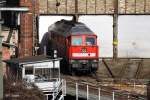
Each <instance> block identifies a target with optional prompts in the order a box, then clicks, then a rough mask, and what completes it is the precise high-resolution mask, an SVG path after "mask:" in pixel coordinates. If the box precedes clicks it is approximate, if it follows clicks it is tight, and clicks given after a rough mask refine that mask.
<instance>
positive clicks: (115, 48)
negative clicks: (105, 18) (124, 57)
mask: <svg viewBox="0 0 150 100" xmlns="http://www.w3.org/2000/svg"><path fill="white" fill-rule="evenodd" d="M117 57H118V0H114V15H113V59H114V60H117Z"/></svg>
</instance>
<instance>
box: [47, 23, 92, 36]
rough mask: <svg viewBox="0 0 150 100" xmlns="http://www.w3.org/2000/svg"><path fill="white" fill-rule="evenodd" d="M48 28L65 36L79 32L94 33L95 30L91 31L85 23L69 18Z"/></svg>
mask: <svg viewBox="0 0 150 100" xmlns="http://www.w3.org/2000/svg"><path fill="white" fill-rule="evenodd" d="M48 30H49V32H54V33H57V34H60V35H63V36H65V37H68V36H70V35H77V34H78V35H79V34H94V32H93V31H91V30H90V29H89V28H88V27H87V26H86V25H85V24H83V23H80V22H73V21H67V20H61V21H58V22H56V23H54V24H53V25H51V26H50V27H49V29H48Z"/></svg>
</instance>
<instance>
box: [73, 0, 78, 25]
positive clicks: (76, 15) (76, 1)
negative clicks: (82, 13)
mask: <svg viewBox="0 0 150 100" xmlns="http://www.w3.org/2000/svg"><path fill="white" fill-rule="evenodd" d="M73 17H74V18H73V19H74V21H75V22H78V20H79V14H78V0H75V15H74V16H73Z"/></svg>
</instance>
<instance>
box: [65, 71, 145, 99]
mask: <svg viewBox="0 0 150 100" xmlns="http://www.w3.org/2000/svg"><path fill="white" fill-rule="evenodd" d="M62 78H64V79H66V84H67V87H69V88H71V89H74V90H76V89H75V88H76V87H75V86H76V83H78V87H79V90H80V91H82V92H85V95H86V90H87V85H88V88H89V90H90V94H91V97H92V96H93V97H95V98H98V90H99V89H100V90H101V96H102V97H104V98H105V97H107V98H110V100H112V97H113V93H114V95H115V96H114V97H115V100H146V97H145V96H143V95H139V94H137V93H135V92H129V91H125V90H120V89H116V88H114V87H112V86H109V85H106V84H109V83H110V84H112V83H113V82H116V83H118V80H113V79H110V80H109V82H103V80H101V79H99V77H98V76H97V74H96V73H93V74H90V75H88V76H69V75H62ZM85 97H86V96H85ZM93 100H94V99H93ZM102 100H103V99H102ZM108 100H109V99H108Z"/></svg>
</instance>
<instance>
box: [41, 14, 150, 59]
mask: <svg viewBox="0 0 150 100" xmlns="http://www.w3.org/2000/svg"><path fill="white" fill-rule="evenodd" d="M61 19H66V20H71V19H72V17H71V16H67V17H66V16H40V19H39V42H40V41H41V39H42V37H43V35H44V34H45V33H46V32H47V31H48V27H49V26H50V25H51V24H53V23H54V22H56V21H58V20H61ZM79 21H80V22H83V23H85V24H86V25H87V26H88V27H89V28H91V30H92V31H93V32H95V34H97V36H98V45H99V48H100V49H99V56H100V57H112V56H113V46H112V40H113V17H112V16H106V15H103V16H102V15H101V16H100V15H97V16H80V17H79ZM118 39H119V42H118V56H119V57H144V58H149V57H150V16H148V15H147V16H144V15H138V16H134V15H128V16H127V15H126V16H125V15H123V16H119V19H118Z"/></svg>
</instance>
